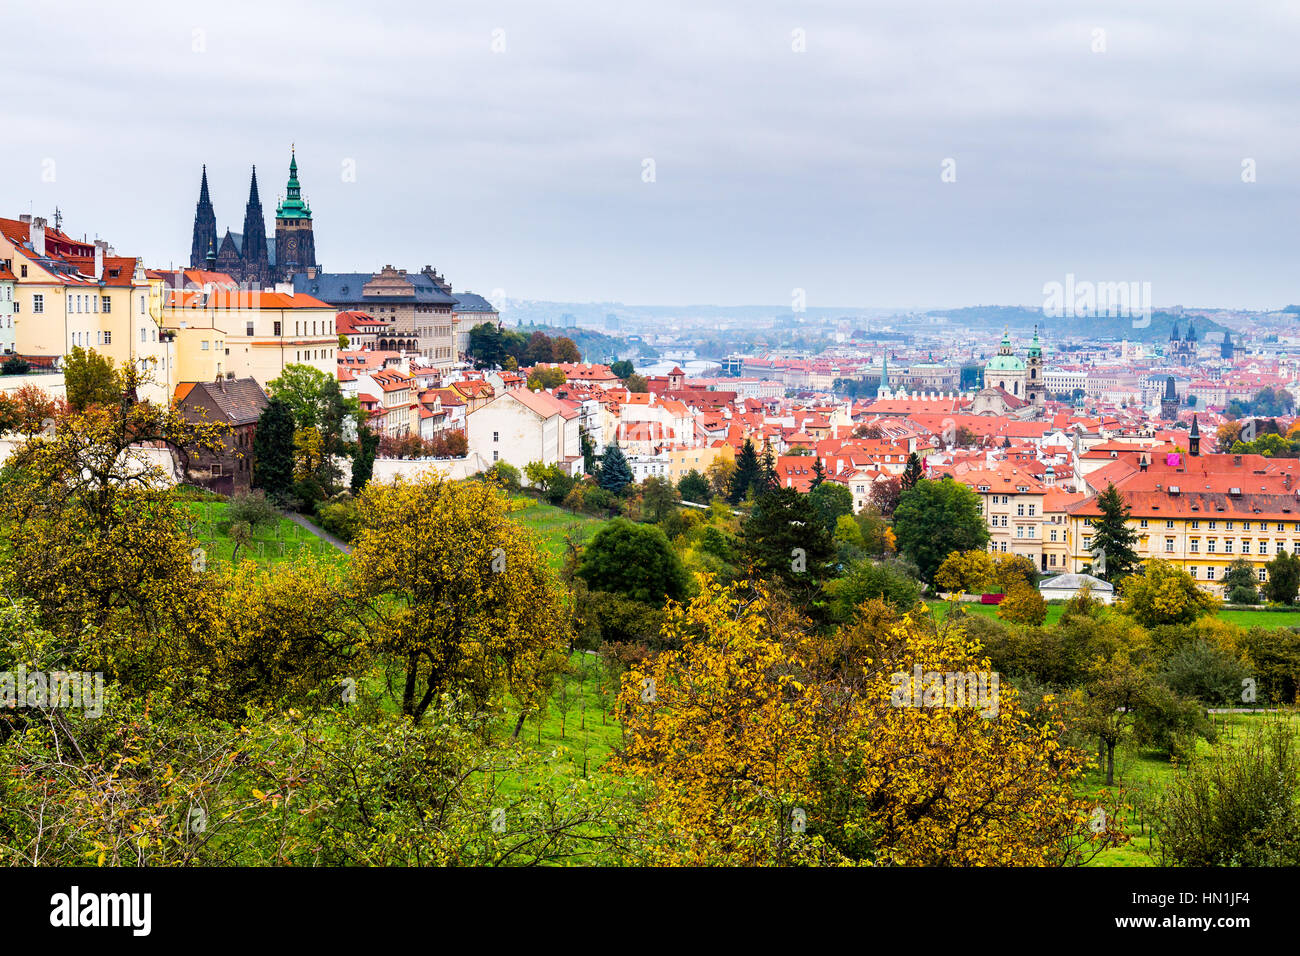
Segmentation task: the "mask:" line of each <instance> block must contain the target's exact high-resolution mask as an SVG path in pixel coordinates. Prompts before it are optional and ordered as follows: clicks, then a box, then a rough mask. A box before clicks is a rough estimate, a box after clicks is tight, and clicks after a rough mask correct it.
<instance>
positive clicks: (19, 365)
mask: <svg viewBox="0 0 1300 956" xmlns="http://www.w3.org/2000/svg"><path fill="white" fill-rule="evenodd" d="M31 368H32V366H31V364H30V363H29V362H26V361H25V360H23V359H21V358H19V357H18V356H17V355H14V356H11V357H10V358H8V359H6V360H5V363H4V365H3V366H0V374H4V375H26V374H27V373H28V372H30V371H31Z"/></svg>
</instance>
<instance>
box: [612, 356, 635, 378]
mask: <svg viewBox="0 0 1300 956" xmlns="http://www.w3.org/2000/svg"><path fill="white" fill-rule="evenodd" d="M609 370H610V371H611V372H613V373H614V374H615V375H617V376H618V377H619V378H621V379H623V380H624V381H627V378H628V376H629V375H631V374H632V373H633V372H635V371H636V369H635V368H634V367H633V366H632V363H631V362H629V361H628V360H627V359H620V360H619V361H617V362H610V363H609Z"/></svg>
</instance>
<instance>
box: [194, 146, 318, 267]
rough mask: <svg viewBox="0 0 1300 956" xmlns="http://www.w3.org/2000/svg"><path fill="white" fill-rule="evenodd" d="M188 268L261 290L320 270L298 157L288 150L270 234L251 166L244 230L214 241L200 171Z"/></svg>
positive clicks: (214, 227) (213, 216)
mask: <svg viewBox="0 0 1300 956" xmlns="http://www.w3.org/2000/svg"><path fill="white" fill-rule="evenodd" d="M190 268H191V269H206V270H208V271H214V272H224V273H226V274H228V275H229V276H231V277H232V278H233V279H235V280H236V281H237V282H239V283H240V284H241V285H243V286H245V287H246V288H252V289H259V290H260V289H265V288H267V287H269V286H272V285H274V284H275V283H277V282H292V281H293V277H294V275H296V274H297V273H299V272H306V271H307V270H308V269H319V268H320V265H319V264H318V263H317V262H316V239H315V234H314V232H313V229H312V215H311V207H310V206H309V205H308V204H307V201H306V200H305V199H303V196H302V185H301V183H299V181H298V157H297V154H296V152H294V151H291V153H290V158H289V181H288V183H287V185H286V187H285V198H284V199H283V200H281V201H280V203H279V204H278V205H277V206H276V210H275V234H274V235H273V236H267V235H266V217H265V215H264V213H263V211H262V199H261V196H260V194H259V192H258V188H257V167H256V166H254V167H253V174H252V178H251V180H250V182H249V187H248V203H247V204H246V205H245V207H244V231H243V232H233V231H231V230H230V229H227V230H226V234H225V235H224V236H223V237H222V238H221V239H220V241H218V239H217V216H216V212H215V211H214V209H213V206H212V198H211V195H210V193H209V190H208V168H207V166H204V167H203V179H202V182H201V183H200V186H199V201H198V204H197V206H196V207H195V211H194V237H193V240H192V242H191V244H190Z"/></svg>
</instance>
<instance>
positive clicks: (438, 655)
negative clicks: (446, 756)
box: [352, 473, 568, 720]
mask: <svg viewBox="0 0 1300 956" xmlns="http://www.w3.org/2000/svg"><path fill="white" fill-rule="evenodd" d="M358 503H359V506H360V511H361V527H360V530H359V531H358V532H357V536H356V540H355V541H354V542H353V551H352V572H353V580H354V586H355V588H356V590H357V593H358V595H359V597H360V598H362V599H364V600H366V601H367V602H368V607H369V615H370V616H369V621H370V634H371V641H372V646H373V647H374V649H375V651H376V652H378V653H383V654H387V655H390V656H391V657H392V659H393V660H395V661H396V662H398V663H399V665H400V667H401V670H402V680H401V685H402V686H401V690H400V694H399V695H398V696H399V703H400V707H401V710H402V713H404V714H406V715H408V716H410V717H412V718H413V719H415V720H419V719H420V718H422V717H423V716H424V714H425V712H426V711H427V710H428V709H429V707H430V706H431V705H432V704H433V703H434V701H435V700H437V698H438V695H439V694H440V693H442V692H444V691H447V690H449V689H452V688H461V689H464V690H466V691H468V692H469V693H471V695H472V696H473V697H474V698H475V699H476V700H480V701H487V700H488V699H490V698H491V697H492V696H493V695H494V694H496V693H499V692H501V691H503V690H509V691H510V692H511V693H515V694H517V695H519V696H520V697H527V696H529V695H530V694H531V693H533V692H534V691H535V689H536V687H537V686H538V683H539V682H541V681H544V680H546V679H547V678H546V675H547V674H548V673H549V672H550V671H551V669H552V668H553V667H554V666H555V656H556V655H557V654H558V653H559V652H560V651H561V649H562V648H563V647H564V645H565V643H566V641H567V631H568V624H567V615H566V614H565V613H564V612H563V610H562V607H561V597H560V592H559V588H558V582H557V581H556V580H555V576H554V574H553V572H552V571H551V570H550V568H549V566H548V564H547V562H546V560H545V558H544V557H543V556H542V554H541V553H540V552H539V551H538V548H537V546H536V544H535V543H534V541H533V539H532V537H531V536H530V535H529V534H528V533H527V532H525V531H524V530H523V529H521V528H520V527H519V526H517V525H516V524H514V523H513V522H512V521H511V520H510V519H509V517H508V509H507V503H506V499H505V497H504V496H503V495H502V494H501V493H500V492H499V491H497V490H496V489H495V488H494V487H492V486H491V485H490V484H488V483H483V482H459V483H458V482H451V481H447V480H445V479H443V478H442V477H440V476H438V475H437V474H436V473H435V474H434V475H426V476H421V477H420V478H419V479H417V480H415V481H403V480H400V479H398V480H396V481H394V482H393V483H391V484H379V483H376V482H373V481H372V482H371V483H370V484H369V485H367V486H366V488H365V490H363V491H362V493H361V495H360V497H359V498H358Z"/></svg>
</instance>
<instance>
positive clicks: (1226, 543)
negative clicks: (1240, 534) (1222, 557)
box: [1211, 538, 1232, 554]
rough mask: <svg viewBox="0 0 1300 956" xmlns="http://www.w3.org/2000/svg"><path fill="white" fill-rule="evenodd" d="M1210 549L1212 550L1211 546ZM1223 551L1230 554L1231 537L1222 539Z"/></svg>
mask: <svg viewBox="0 0 1300 956" xmlns="http://www.w3.org/2000/svg"><path fill="white" fill-rule="evenodd" d="M1211 550H1213V549H1212V548H1211ZM1223 553H1224V554H1232V539H1231V538H1224V539H1223Z"/></svg>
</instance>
